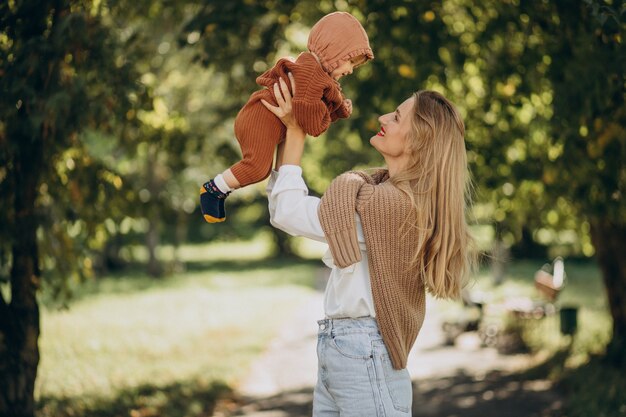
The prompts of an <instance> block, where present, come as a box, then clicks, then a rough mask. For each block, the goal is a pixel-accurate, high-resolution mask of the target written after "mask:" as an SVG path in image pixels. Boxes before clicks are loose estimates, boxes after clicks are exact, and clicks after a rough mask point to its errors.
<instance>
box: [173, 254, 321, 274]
mask: <svg viewBox="0 0 626 417" xmlns="http://www.w3.org/2000/svg"><path fill="white" fill-rule="evenodd" d="M304 265H308V266H320V267H321V266H323V264H322V262H321V261H320V260H319V259H304V258H293V257H289V258H263V259H253V260H244V261H240V260H232V261H231V260H227V261H225V260H215V261H196V262H185V267H186V269H187V271H221V272H235V271H237V272H245V271H255V270H259V269H275V270H277V271H281V270H286V269H289V268H293V267H294V266H304Z"/></svg>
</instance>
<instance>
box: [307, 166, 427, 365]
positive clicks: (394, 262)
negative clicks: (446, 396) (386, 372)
mask: <svg viewBox="0 0 626 417" xmlns="http://www.w3.org/2000/svg"><path fill="white" fill-rule="evenodd" d="M387 178H388V173H387V171H386V170H379V171H378V172H377V173H375V174H374V175H373V176H369V175H368V174H366V173H363V172H347V173H345V174H342V175H340V176H339V177H337V178H336V179H335V180H334V181H333V182H332V184H331V185H330V186H329V187H328V189H327V190H326V192H325V193H324V196H323V197H322V200H321V203H320V207H319V217H320V222H321V224H322V229H323V230H324V234H325V235H326V239H327V241H328V245H329V247H330V251H331V253H332V255H333V260H334V261H335V264H336V265H337V266H338V267H340V268H345V267H347V266H349V265H352V264H353V263H356V262H358V261H360V260H361V251H360V250H359V246H358V241H357V234H356V221H355V217H354V212H355V211H356V212H358V213H359V215H360V217H361V223H362V225H363V234H364V236H365V245H366V247H367V252H368V264H369V270H370V282H371V287H372V296H373V298H374V309H375V310H376V320H377V321H378V325H379V328H380V332H381V334H382V337H383V340H384V342H385V346H386V347H387V350H388V351H389V355H390V357H391V362H392V364H393V367H394V368H395V369H403V368H405V367H406V364H407V358H408V355H409V351H410V350H411V347H412V346H413V343H415V339H416V338H417V335H418V333H419V331H420V329H421V327H422V323H423V321H424V316H425V313H426V289H425V285H424V282H423V280H422V278H421V277H420V271H419V268H418V267H417V266H411V259H412V257H413V255H414V254H415V251H416V250H417V247H416V243H417V242H418V241H419V239H418V236H417V228H416V227H411V228H409V229H408V230H404V229H403V224H404V222H405V220H406V219H407V218H409V217H412V216H414V215H415V214H414V213H413V206H412V205H411V201H410V200H409V197H408V196H406V195H405V194H404V193H403V192H402V191H400V190H399V189H398V188H397V187H395V186H394V185H392V184H391V183H390V182H388V181H386V180H387ZM409 223H410V222H409Z"/></svg>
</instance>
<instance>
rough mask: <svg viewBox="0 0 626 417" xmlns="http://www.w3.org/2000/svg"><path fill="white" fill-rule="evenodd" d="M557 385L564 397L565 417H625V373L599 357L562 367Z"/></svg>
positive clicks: (604, 358)
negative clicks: (565, 403) (561, 373)
mask: <svg viewBox="0 0 626 417" xmlns="http://www.w3.org/2000/svg"><path fill="white" fill-rule="evenodd" d="M559 388H560V389H561V390H562V391H563V392H564V393H565V395H566V396H567V399H568V401H567V407H566V411H567V416H568V417H587V416H602V417H624V416H626V394H625V393H626V373H625V372H624V369H619V368H617V367H616V366H615V364H613V363H610V362H609V361H607V360H606V357H603V356H593V357H591V359H590V360H589V362H587V363H586V364H584V365H581V366H579V367H578V368H576V369H569V370H566V371H565V373H564V375H563V378H562V379H561V380H560V381H559Z"/></svg>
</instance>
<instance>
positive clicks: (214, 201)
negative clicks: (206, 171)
mask: <svg viewBox="0 0 626 417" xmlns="http://www.w3.org/2000/svg"><path fill="white" fill-rule="evenodd" d="M229 194H230V193H229V192H228V193H223V192H222V191H220V189H219V188H217V186H216V185H215V182H213V180H210V181H209V182H207V183H205V184H204V185H203V186H202V187H201V188H200V209H201V210H202V216H203V217H204V220H206V221H207V222H208V223H219V222H223V221H224V220H226V211H225V210H224V200H225V199H226V197H228V195H229Z"/></svg>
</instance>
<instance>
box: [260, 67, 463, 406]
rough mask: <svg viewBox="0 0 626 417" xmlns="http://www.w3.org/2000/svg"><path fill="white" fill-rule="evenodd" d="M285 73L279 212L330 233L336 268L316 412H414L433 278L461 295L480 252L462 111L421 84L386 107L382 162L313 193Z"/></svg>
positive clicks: (282, 218) (444, 292)
mask: <svg viewBox="0 0 626 417" xmlns="http://www.w3.org/2000/svg"><path fill="white" fill-rule="evenodd" d="M290 81H291V87H292V91H294V90H295V88H296V87H297V86H296V85H294V82H293V78H292V77H290ZM279 84H280V86H279V85H278V84H275V85H274V95H275V97H276V100H277V103H278V106H277V107H275V106H272V105H270V104H269V103H267V102H264V105H265V106H266V107H267V108H268V109H269V110H270V111H272V112H273V113H274V114H275V115H276V116H277V117H278V118H280V119H281V121H282V122H283V123H284V124H285V126H286V128H287V135H286V139H285V142H284V143H283V144H282V145H281V146H280V147H279V149H278V152H277V158H276V171H274V172H272V175H271V177H270V181H269V183H268V187H267V190H268V195H269V209H270V216H271V222H272V224H273V225H274V226H275V227H277V228H279V229H282V230H284V231H285V232H287V233H289V234H291V235H294V236H305V237H308V238H311V239H315V240H318V241H322V242H327V243H328V245H329V252H327V254H326V255H325V256H324V262H325V263H326V265H328V266H329V267H330V268H331V269H332V271H331V274H330V278H329V281H328V285H327V288H326V292H325V298H324V310H325V311H324V312H325V316H326V318H325V319H324V320H320V321H319V322H318V323H319V335H318V346H317V354H318V381H317V385H316V387H315V392H314V399H313V415H314V416H339V415H341V416H342V417H344V416H355V417H356V416H359V417H362V416H387V417H389V416H409V415H411V403H412V387H411V380H410V377H409V374H408V372H407V370H406V362H407V357H408V354H409V351H410V350H411V347H412V346H413V343H414V342H415V339H416V337H417V334H418V333H419V330H420V328H421V326H422V322H423V320H424V314H425V293H426V290H428V291H430V293H431V294H432V295H434V296H435V297H442V298H454V297H458V296H459V292H460V289H461V287H462V286H463V284H464V281H465V278H466V277H467V275H468V273H469V270H470V267H471V265H472V263H473V260H472V255H471V253H470V251H469V248H470V247H471V245H472V239H471V237H470V235H469V233H468V227H467V224H466V222H465V213H464V212H465V207H466V204H465V195H466V190H467V183H468V175H467V162H466V153H465V144H464V139H463V136H464V130H465V129H464V125H463V121H462V120H461V117H460V115H459V113H458V111H457V110H456V108H455V107H454V105H453V104H452V103H450V102H449V101H448V100H447V99H446V98H445V97H443V96H442V95H441V94H439V93H436V92H432V91H419V92H417V93H415V94H413V95H412V96H411V97H410V98H408V99H407V100H405V101H404V102H403V103H402V104H400V105H399V106H398V108H397V109H396V110H395V111H394V112H393V113H389V114H385V115H383V116H380V117H379V119H378V120H379V122H380V124H381V129H380V131H379V132H378V133H377V134H376V135H375V136H373V137H372V138H371V139H370V143H371V145H372V146H373V147H374V148H375V149H376V150H377V151H378V152H379V153H380V154H381V155H382V156H383V158H384V159H385V163H386V169H379V170H376V171H375V172H373V173H372V174H371V175H370V174H368V173H365V172H348V173H345V174H342V175H340V176H339V177H337V178H336V179H335V180H334V181H333V183H332V184H331V185H330V186H329V188H328V189H327V190H326V192H325V193H324V196H323V197H322V198H321V199H319V198H316V197H309V196H308V195H307V194H308V189H307V186H306V184H305V183H304V180H303V179H302V169H301V167H300V160H301V156H302V152H303V149H304V139H305V136H306V135H305V133H304V132H303V131H302V129H301V128H300V127H299V126H298V124H297V122H295V119H294V118H293V115H292V113H291V97H292V95H291V94H290V92H289V89H288V88H287V85H286V83H285V82H284V81H283V80H282V79H281V80H280V83H279Z"/></svg>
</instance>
